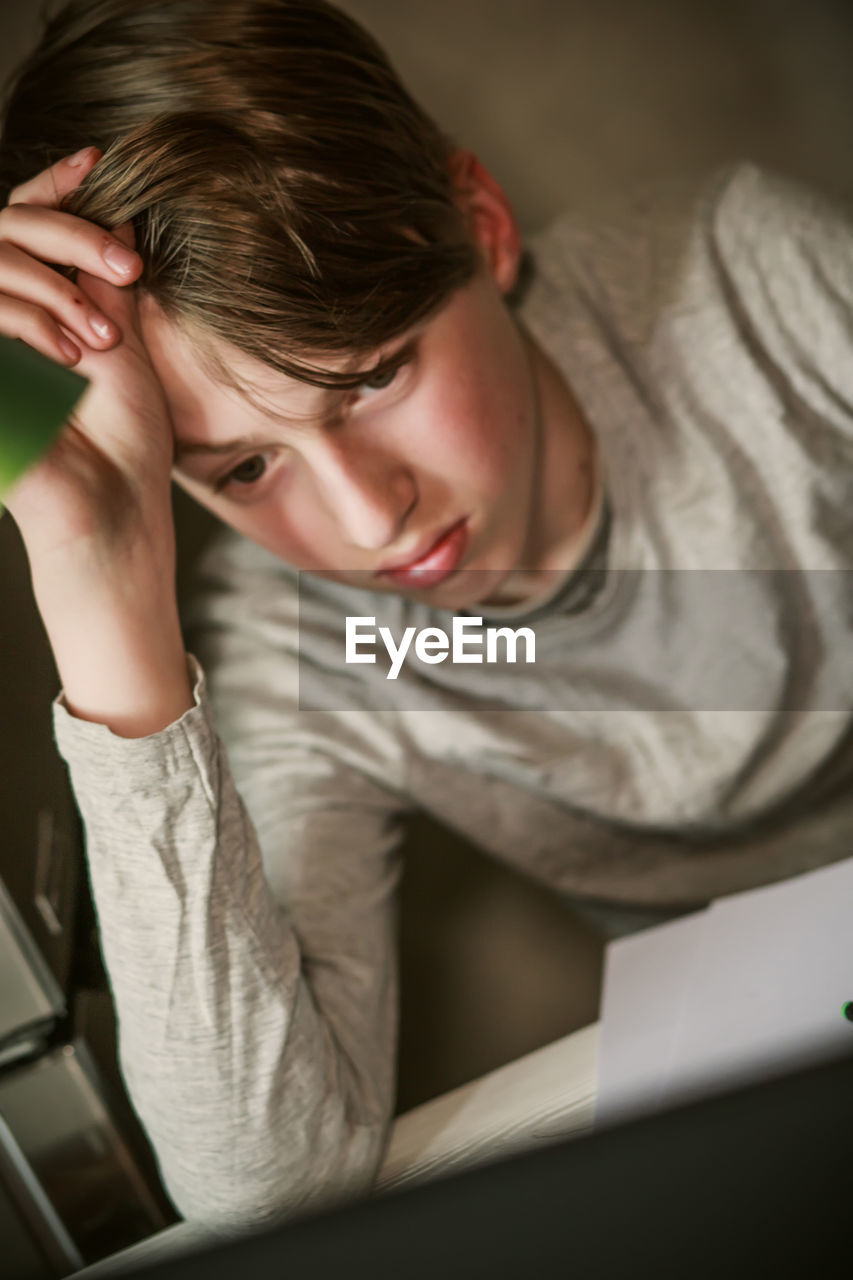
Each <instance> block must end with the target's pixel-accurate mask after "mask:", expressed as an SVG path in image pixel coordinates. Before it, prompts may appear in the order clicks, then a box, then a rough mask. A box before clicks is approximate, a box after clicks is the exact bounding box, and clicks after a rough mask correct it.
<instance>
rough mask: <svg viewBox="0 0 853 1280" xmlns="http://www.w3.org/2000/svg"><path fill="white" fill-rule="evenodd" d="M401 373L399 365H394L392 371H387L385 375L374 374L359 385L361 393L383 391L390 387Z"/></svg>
mask: <svg viewBox="0 0 853 1280" xmlns="http://www.w3.org/2000/svg"><path fill="white" fill-rule="evenodd" d="M399 372H400V366H399V365H393V366H392V367H391V368H390V369H386V370H385V372H384V373H372V374H371V375H370V376H369V377H367V378H365V380H364V382H361V383H359V385H358V390H359V391H382V390H384V388H385V387H390V385H391V383H392V382H393V381H394V379H395V378H396V376H397V374H398V373H399Z"/></svg>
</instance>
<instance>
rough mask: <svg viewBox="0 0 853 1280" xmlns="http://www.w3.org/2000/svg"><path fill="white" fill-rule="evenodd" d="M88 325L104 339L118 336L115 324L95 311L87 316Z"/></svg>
mask: <svg viewBox="0 0 853 1280" xmlns="http://www.w3.org/2000/svg"><path fill="white" fill-rule="evenodd" d="M89 327H90V328H91V329H92V331H93V332H94V333H96V334H97V335H98V337H99V338H105V339H106V338H115V337H117V336H118V330H117V329H116V327H115V325H114V324H113V323H112V322H111V321H110V320H108V319H107V317H106V316H102V315H99V314H98V313H97V312H95V313H94V315H91V316H89Z"/></svg>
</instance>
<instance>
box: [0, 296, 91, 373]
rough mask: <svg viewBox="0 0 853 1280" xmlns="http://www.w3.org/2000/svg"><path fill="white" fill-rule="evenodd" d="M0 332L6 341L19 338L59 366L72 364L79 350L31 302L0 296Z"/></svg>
mask: <svg viewBox="0 0 853 1280" xmlns="http://www.w3.org/2000/svg"><path fill="white" fill-rule="evenodd" d="M0 333H3V334H4V336H6V337H9V338H21V339H22V341H24V342H26V344H27V346H29V347H34V348H35V350H36V351H40V352H41V353H42V355H44V356H49V357H50V359H51V360H58V361H59V363H60V364H64V365H72V364H76V363H77V361H78V360H79V359H80V355H81V352H80V348H79V347H78V346H77V345H76V343H75V342H73V341H72V340H71V339H70V338H69V337H68V336H67V335H66V334H64V333H63V332H62V329H61V328H60V326H59V325H58V324H57V322H56V321H55V320H54V319H53V317H52V316H49V315H48V313H47V312H46V311H45V310H44V309H43V308H42V307H37V306H35V305H34V304H33V303H31V302H22V301H21V299H20V298H8V297H4V296H2V295H0Z"/></svg>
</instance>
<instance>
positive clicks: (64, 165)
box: [9, 147, 101, 208]
mask: <svg viewBox="0 0 853 1280" xmlns="http://www.w3.org/2000/svg"><path fill="white" fill-rule="evenodd" d="M100 159H101V152H100V151H99V150H98V148H97V147H84V148H83V150H82V151H77V152H75V154H74V155H73V156H65V157H64V158H63V159H62V160H58V161H57V163H56V164H52V165H51V166H50V168H49V169H43V170H42V172H41V173H39V174H36V176H35V177H34V178H30V180H29V181H28V182H22V183H21V184H20V186H17V187H15V188H14V190H13V191H12V192H11V194H10V196H9V204H37V205H45V206H48V207H51V208H57V207H58V206H59V204H60V203H61V201H63V200H64V199H65V197H66V196H67V195H68V194H69V193H70V192H72V191H74V189H75V188H76V187H79V185H80V183H81V182H82V181H83V179H84V178H85V177H86V175H87V174H88V173H91V171H92V169H93V168H94V167H95V165H96V164H97V163H98V161H99V160H100Z"/></svg>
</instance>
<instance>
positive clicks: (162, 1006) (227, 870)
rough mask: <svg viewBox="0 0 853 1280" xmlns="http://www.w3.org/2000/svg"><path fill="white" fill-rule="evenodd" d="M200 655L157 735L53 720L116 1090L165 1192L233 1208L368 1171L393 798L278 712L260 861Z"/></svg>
mask: <svg viewBox="0 0 853 1280" xmlns="http://www.w3.org/2000/svg"><path fill="white" fill-rule="evenodd" d="M195 673H196V676H197V681H196V701H197V705H196V706H195V707H194V708H193V709H191V710H190V711H189V712H187V713H186V715H184V716H183V717H182V718H181V720H179V721H178V722H177V723H175V724H173V725H171V726H170V727H169V728H167V729H166V730H164V731H163V732H162V733H160V734H157V735H154V736H152V737H150V738H144V739H140V740H126V739H122V738H118V737H116V736H114V735H113V734H111V733H110V731H109V730H107V729H106V728H105V727H104V726H101V725H93V724H88V723H84V722H80V721H76V720H74V719H73V718H72V717H71V716H70V715H69V714H68V712H67V711H66V710H65V709H64V707H63V706H62V705H61V704H60V705H57V707H56V709H55V727H56V734H57V740H58V743H59V746H60V750H61V751H62V754H63V755H64V756H65V758H66V760H67V762H68V763H69V766H70V770H71V777H72V782H73V786H74V790H75V793H76V796H77V800H78V804H79V807H80V810H81V813H82V816H83V819H84V824H85V830H86V842H87V855H88V860H89V867H90V876H91V883H92V888H93V894H94V898H95V903H96V910H97V917H98V923H99V928H100V935H101V940H102V946H103V952H104V957H105V962H106V966H107V970H108V973H109V978H110V982H111V987H112V991H113V996H114V999H115V1004H116V1009H117V1015H118V1029H119V1051H120V1060H121V1064H122V1070H123V1074H124V1076H125V1080H126V1083H127V1087H128V1090H129V1093H130V1096H131V1098H132V1101H133V1103H134V1105H135V1107H136V1109H137V1111H138V1113H139V1115H140V1117H141V1120H142V1122H143V1124H144V1125H145V1128H146V1130H147V1132H148V1134H149V1136H150V1138H151V1141H152V1144H153V1147H154V1149H155V1152H156V1155H157V1157H158V1160H159V1164H160V1168H161V1172H162V1176H163V1179H164V1183H165V1185H166V1187H167V1190H168V1191H169V1193H170V1195H171V1197H172V1199H173V1201H174V1203H175V1205H176V1207H177V1208H178V1210H179V1212H180V1213H181V1214H182V1215H183V1216H184V1217H185V1218H187V1219H190V1220H196V1221H199V1222H204V1223H208V1224H210V1225H211V1226H214V1227H221V1228H224V1229H228V1228H230V1227H239V1226H241V1225H243V1224H248V1223H254V1222H259V1221H264V1220H269V1219H272V1218H274V1217H276V1216H278V1215H279V1214H281V1213H282V1212H283V1211H288V1210H291V1209H293V1208H295V1207H297V1206H301V1205H303V1204H305V1203H307V1202H309V1201H312V1200H314V1199H315V1198H317V1197H322V1196H335V1195H337V1194H340V1193H345V1192H349V1191H352V1190H356V1189H358V1188H364V1187H366V1186H368V1185H369V1184H370V1181H371V1179H372V1176H373V1174H374V1172H375V1169H376V1167H377V1165H378V1163H379V1160H380V1159H381V1155H382V1150H383V1144H384V1140H385V1136H386V1131H387V1126H388V1122H389V1118H390V1114H391V1109H392V1104H393V1089H394V1050H395V1026H396V973H395V921H394V911H393V896H394V888H395V883H396V878H397V868H396V860H395V859H394V858H393V856H392V853H393V850H394V848H395V845H396V843H397V822H396V811H397V806H396V803H395V797H394V796H393V794H392V793H391V792H390V791H388V790H385V789H384V788H382V787H380V786H378V785H376V784H375V783H374V782H371V781H370V780H369V779H368V778H367V777H366V776H365V775H364V774H362V773H360V772H359V771H358V770H356V769H353V768H350V767H348V766H346V765H345V764H342V763H341V762H340V761H335V760H333V759H332V758H331V757H330V756H328V755H326V754H325V753H323V752H322V751H319V750H314V751H312V750H309V749H305V748H304V746H299V745H294V744H293V743H292V742H289V738H288V727H289V726H288V724H287V723H283V724H281V725H280V726H279V729H278V730H277V731H276V732H275V733H274V734H271V733H270V732H269V731H267V732H266V733H264V732H260V733H257V734H251V735H250V742H249V744H248V746H244V754H245V751H249V752H250V753H254V757H255V758H254V763H253V781H254V788H253V799H254V802H255V804H256V805H257V806H258V808H259V811H260V816H261V817H262V819H263V824H264V827H265V830H266V833H267V837H268V840H269V842H270V843H269V846H268V849H267V860H268V869H265V867H264V862H263V858H262V855H261V851H260V848H259V844H258V840H257V837H256V834H255V828H254V826H253V823H252V821H251V820H250V819H249V817H248V814H247V812H246V808H245V807H244V804H243V802H242V800H241V798H240V796H239V795H238V793H237V790H236V788H235V784H234V781H233V779H232V774H231V771H230V768H229V763H228V760H227V758H226V754H225V751H224V748H223V746H222V744H221V742H220V740H219V738H218V736H217V733H216V731H215V730H214V727H213V723H212V718H211V713H210V709H209V706H208V699H207V695H206V690H205V682H204V679H203V678H202V676H201V672H200V669H199V668H198V667H197V666H196V667H195ZM258 676H259V673H258V671H257V670H255V671H254V672H253V673H252V676H251V677H250V678H247V683H248V684H249V685H250V686H251V688H252V689H253V690H254V691H255V696H256V698H261V699H262V701H263V708H264V714H265V715H266V716H267V717H268V722H267V726H266V727H267V730H269V727H270V722H271V720H274V719H275V699H274V698H270V697H269V696H266V695H265V694H264V690H263V677H261V682H260V684H259V680H258ZM247 692H248V690H247ZM255 709H256V710H257V708H255ZM247 712H248V714H250V713H251V708H249V709H247ZM285 720H286V717H285ZM270 876H272V879H273V880H274V881H275V885H274V886H273V884H272V883H271V878H270Z"/></svg>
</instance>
